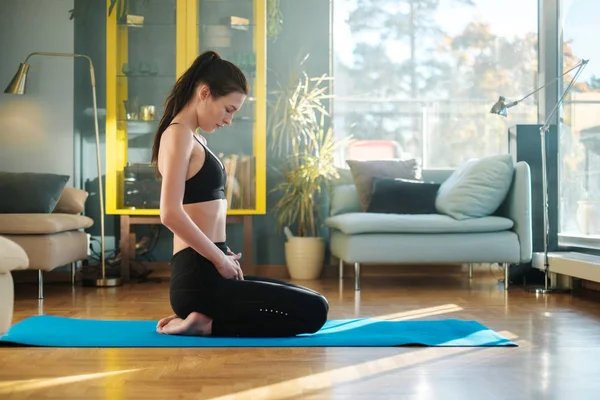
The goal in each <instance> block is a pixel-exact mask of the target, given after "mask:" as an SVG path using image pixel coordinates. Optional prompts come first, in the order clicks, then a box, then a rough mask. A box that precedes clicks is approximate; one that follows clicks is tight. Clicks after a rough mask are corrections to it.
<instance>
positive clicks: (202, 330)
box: [157, 312, 212, 336]
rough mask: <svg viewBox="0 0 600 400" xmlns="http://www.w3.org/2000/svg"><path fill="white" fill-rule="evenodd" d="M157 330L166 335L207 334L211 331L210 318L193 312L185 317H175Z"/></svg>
mask: <svg viewBox="0 0 600 400" xmlns="http://www.w3.org/2000/svg"><path fill="white" fill-rule="evenodd" d="M157 332H159V333H164V334H167V335H182V336H208V335H210V334H211V332H212V318H209V317H207V316H206V315H204V314H200V313H197V312H193V313H191V314H190V315H188V316H187V318H186V319H181V318H178V317H175V318H173V319H171V320H170V321H169V322H168V323H167V324H166V325H165V326H163V327H162V328H161V329H157Z"/></svg>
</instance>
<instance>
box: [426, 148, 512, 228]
mask: <svg viewBox="0 0 600 400" xmlns="http://www.w3.org/2000/svg"><path fill="white" fill-rule="evenodd" d="M514 169H515V167H514V162H513V158H512V156H511V155H510V154H503V155H498V156H491V157H485V158H481V159H473V160H469V161H467V162H465V163H464V164H462V165H461V166H460V167H459V168H458V169H457V170H456V171H455V172H454V173H453V174H452V175H451V176H450V177H449V178H448V179H447V180H446V181H445V182H444V183H442V185H441V186H440V189H439V190H438V195H437V198H436V201H435V206H436V209H437V211H438V212H439V213H441V214H446V215H449V216H451V217H453V218H456V219H459V220H464V219H468V218H480V217H485V216H489V215H492V214H493V213H494V212H495V211H496V210H497V209H498V207H500V205H501V204H502V202H503V201H504V199H505V198H506V195H507V194H508V190H509V189H510V186H511V183H512V179H513V176H514Z"/></svg>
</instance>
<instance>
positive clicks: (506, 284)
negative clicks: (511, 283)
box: [504, 263, 510, 290]
mask: <svg viewBox="0 0 600 400" xmlns="http://www.w3.org/2000/svg"><path fill="white" fill-rule="evenodd" d="M509 265H510V264H509V263H504V290H508V267H509Z"/></svg>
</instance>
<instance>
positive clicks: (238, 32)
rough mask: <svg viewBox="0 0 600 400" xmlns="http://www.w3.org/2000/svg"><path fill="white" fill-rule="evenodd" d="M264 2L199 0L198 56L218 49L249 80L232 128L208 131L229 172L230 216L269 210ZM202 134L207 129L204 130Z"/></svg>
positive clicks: (210, 142)
mask: <svg viewBox="0 0 600 400" xmlns="http://www.w3.org/2000/svg"><path fill="white" fill-rule="evenodd" d="M264 3H265V0H198V2H197V10H196V11H197V14H196V15H197V21H196V26H197V28H196V29H197V30H196V38H197V43H196V54H195V55H199V54H201V53H202V52H204V51H206V50H213V51H216V52H217V53H219V55H220V56H221V57H222V58H223V59H225V60H228V61H230V62H232V63H234V64H236V65H237V66H238V67H239V68H240V69H241V70H242V71H243V72H244V74H245V75H246V78H247V79H248V81H249V84H250V93H249V94H248V96H247V98H246V101H245V102H244V105H243V106H242V109H241V110H240V111H238V112H237V113H236V114H235V115H234V117H233V121H232V124H231V125H230V126H227V127H224V128H222V129H220V130H218V131H217V132H215V133H213V134H209V135H205V137H206V139H207V142H208V145H209V147H210V148H211V150H212V151H213V153H215V154H217V155H218V156H219V157H220V158H221V161H222V162H223V165H224V166H225V168H226V170H227V176H228V179H227V186H226V188H225V195H226V198H227V201H228V207H229V213H230V214H243V213H261V212H264V208H265V205H264V203H265V199H264V198H265V197H266V196H265V193H264V192H265V189H264V188H265V182H264V180H265V175H266V174H265V152H264V147H265V146H264V143H265V137H264V134H265V126H264V125H265V123H264V121H265V117H266V116H265V111H264V110H265V109H264V105H265V100H266V98H265V79H264V75H263V74H262V73H261V71H262V69H263V68H264V60H265V57H264V43H263V42H264V36H265V35H264V33H261V31H264V29H262V28H261V26H262V21H263V18H260V16H261V15H262V14H263V13H264ZM199 133H200V134H202V132H199Z"/></svg>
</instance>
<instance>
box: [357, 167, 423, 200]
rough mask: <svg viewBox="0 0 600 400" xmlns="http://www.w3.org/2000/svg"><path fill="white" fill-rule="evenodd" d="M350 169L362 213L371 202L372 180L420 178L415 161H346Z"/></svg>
mask: <svg viewBox="0 0 600 400" xmlns="http://www.w3.org/2000/svg"><path fill="white" fill-rule="evenodd" d="M346 163H347V164H348V166H349V167H350V172H351V173H352V178H353V180H354V184H355V185H356V190H357V193H358V199H359V200H360V204H361V208H362V211H366V210H367V207H368V206H369V203H370V202H371V193H372V191H373V179H374V178H375V177H381V178H404V179H419V178H420V177H421V176H420V175H421V173H420V168H419V164H418V162H417V160H415V159H411V160H373V161H358V160H346Z"/></svg>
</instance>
